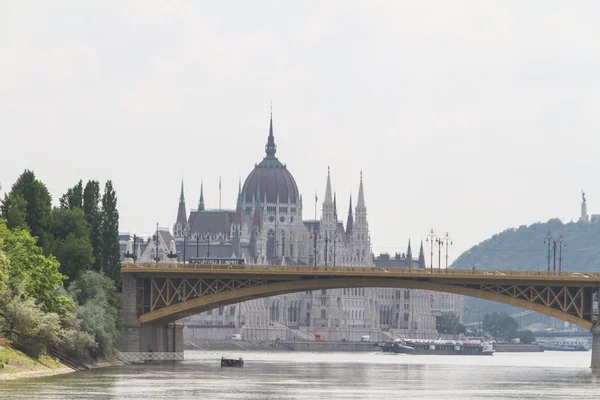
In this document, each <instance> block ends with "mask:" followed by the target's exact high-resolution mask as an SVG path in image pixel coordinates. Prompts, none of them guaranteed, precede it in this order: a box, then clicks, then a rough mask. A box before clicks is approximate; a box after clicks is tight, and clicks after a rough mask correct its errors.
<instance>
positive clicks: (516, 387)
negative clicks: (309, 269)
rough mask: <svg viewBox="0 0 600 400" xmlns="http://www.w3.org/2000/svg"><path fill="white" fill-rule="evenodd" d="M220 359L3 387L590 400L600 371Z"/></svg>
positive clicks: (531, 363)
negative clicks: (231, 364) (224, 364)
mask: <svg viewBox="0 0 600 400" xmlns="http://www.w3.org/2000/svg"><path fill="white" fill-rule="evenodd" d="M222 355H226V354H222V353H218V352H186V361H183V362H176V363H166V364H148V365H131V366H121V367H111V368H104V369H97V370H93V371H87V372H77V373H72V374H67V375H62V376H54V377H47V378H38V379H28V380H21V381H6V382H2V384H1V385H0V397H1V398H13V399H19V398H21V399H83V398H85V399H189V398H194V397H195V398H202V399H212V398H214V399H216V398H219V399H278V400H279V399H315V398H321V399H382V398H404V399H416V398H419V399H423V398H444V399H517V398H518V399H528V398H536V399H540V398H543V399H564V398H567V397H568V398H570V399H589V398H592V397H594V396H597V394H598V392H599V388H598V385H599V384H600V375H598V374H594V373H592V372H591V370H590V369H589V368H588V365H589V362H590V355H589V353H530V354H524V353H521V354H510V353H499V354H495V355H494V356H492V357H483V356H445V357H444V356H408V355H382V354H379V353H369V354H364V353H300V352H294V353H258V352H256V353H241V354H231V356H235V357H239V356H243V357H244V360H245V364H244V368H221V367H220V363H219V362H218V361H219V360H220V358H221V356H222Z"/></svg>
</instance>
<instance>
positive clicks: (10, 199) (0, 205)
mask: <svg viewBox="0 0 600 400" xmlns="http://www.w3.org/2000/svg"><path fill="white" fill-rule="evenodd" d="M0 213H1V214H2V218H3V219H4V221H6V225H7V226H8V227H9V228H10V229H13V228H19V227H21V228H23V227H26V226H27V222H26V221H25V217H26V216H27V202H26V201H25V199H24V198H23V196H21V195H20V194H16V193H10V194H5V195H4V200H2V201H1V202H0Z"/></svg>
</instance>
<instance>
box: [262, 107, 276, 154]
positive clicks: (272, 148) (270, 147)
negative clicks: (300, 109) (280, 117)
mask: <svg viewBox="0 0 600 400" xmlns="http://www.w3.org/2000/svg"><path fill="white" fill-rule="evenodd" d="M265 152H266V153H267V157H269V158H274V157H275V153H276V152H277V146H276V145H275V136H273V110H271V123H270V125H269V137H268V139H267V145H266V146H265Z"/></svg>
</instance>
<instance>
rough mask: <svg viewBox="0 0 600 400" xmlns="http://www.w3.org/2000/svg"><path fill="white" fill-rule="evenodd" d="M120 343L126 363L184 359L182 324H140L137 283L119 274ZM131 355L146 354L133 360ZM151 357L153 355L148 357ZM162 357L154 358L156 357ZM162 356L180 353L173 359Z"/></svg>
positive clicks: (130, 276) (129, 276) (132, 278)
mask: <svg viewBox="0 0 600 400" xmlns="http://www.w3.org/2000/svg"><path fill="white" fill-rule="evenodd" d="M122 282H123V286H122V287H123V292H122V293H123V297H122V298H121V304H122V310H121V316H122V320H123V325H122V328H121V341H120V345H119V350H120V352H121V353H124V354H127V355H128V356H126V357H125V358H127V359H136V358H137V359H183V324H182V323H176V322H171V323H168V324H152V323H148V324H143V325H142V324H141V323H140V322H139V320H138V316H137V309H136V307H137V303H136V294H137V290H136V289H137V288H136V284H137V282H136V279H135V277H133V276H132V274H122ZM133 353H140V354H146V355H145V356H142V355H140V356H139V357H136V356H135V355H133ZM150 353H153V354H150ZM157 353H158V354H163V356H161V357H160V358H159V357H155V355H156V354H157ZM165 353H179V354H180V355H177V356H176V357H175V356H173V355H171V356H164V354H165Z"/></svg>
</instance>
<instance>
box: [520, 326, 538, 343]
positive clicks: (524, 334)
mask: <svg viewBox="0 0 600 400" xmlns="http://www.w3.org/2000/svg"><path fill="white" fill-rule="evenodd" d="M517 337H518V338H519V341H520V342H521V343H523V344H531V343H533V342H535V336H533V332H531V331H530V330H529V329H527V330H524V331H519V332H517Z"/></svg>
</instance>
